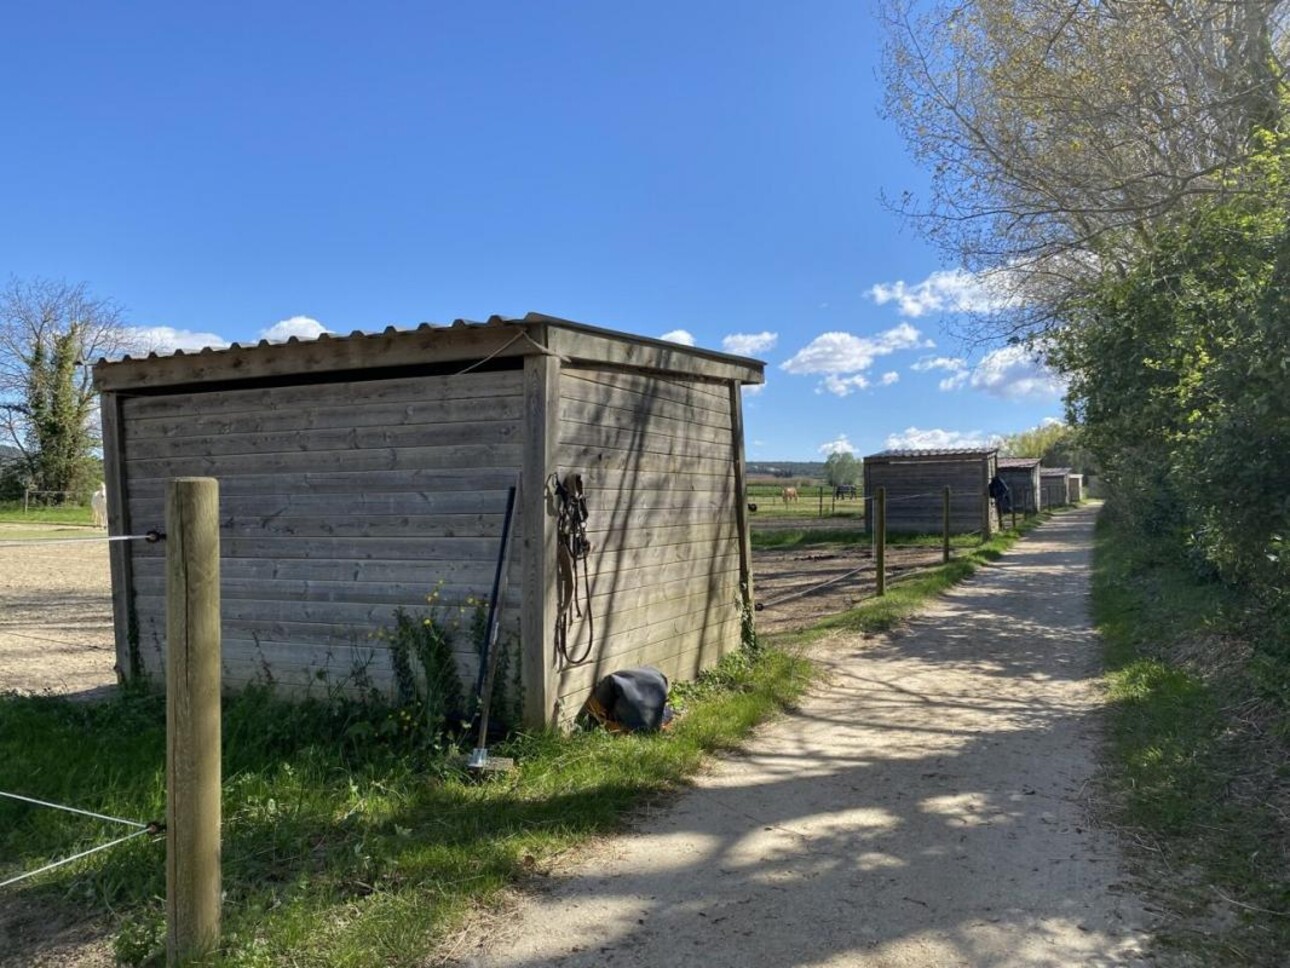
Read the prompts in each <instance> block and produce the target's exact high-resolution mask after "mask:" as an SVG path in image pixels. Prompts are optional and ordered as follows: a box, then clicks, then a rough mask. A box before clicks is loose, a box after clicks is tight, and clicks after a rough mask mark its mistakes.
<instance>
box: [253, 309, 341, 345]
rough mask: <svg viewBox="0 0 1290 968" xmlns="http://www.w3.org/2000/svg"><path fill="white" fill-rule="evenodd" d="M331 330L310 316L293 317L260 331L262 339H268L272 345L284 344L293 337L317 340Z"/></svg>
mask: <svg viewBox="0 0 1290 968" xmlns="http://www.w3.org/2000/svg"><path fill="white" fill-rule="evenodd" d="M329 332H331V330H329V329H328V328H327V327H326V326H324V325H323V324H322V323H320V322H318V320H316V319H313V318H311V317H309V316H292V317H291V318H290V319H283V320H281V321H279V322H276V323H274V324H273V325H272V326H270V327H269V328H268V329H263V330H260V336H259V338H260V339H267V340H268V341H269V342H270V343H282V342H286V340H288V339H290V338H291V337H292V336H294V337H296V338H297V339H317V338H318V337H319V336H321V335H322V334H323V333H329Z"/></svg>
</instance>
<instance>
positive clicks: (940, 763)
mask: <svg viewBox="0 0 1290 968" xmlns="http://www.w3.org/2000/svg"><path fill="white" fill-rule="evenodd" d="M1093 515H1094V511H1093V510H1091V509H1082V510H1078V511H1074V512H1072V513H1069V514H1066V515H1062V516H1060V517H1058V518H1057V519H1055V520H1054V521H1052V522H1050V523H1049V524H1047V525H1045V526H1044V527H1042V528H1041V529H1039V530H1037V531H1036V532H1033V533H1032V534H1031V536H1030V537H1028V538H1027V539H1026V540H1025V541H1023V542H1021V543H1020V544H1019V545H1018V546H1017V547H1016V548H1015V549H1014V550H1013V551H1012V552H1011V553H1010V554H1008V555H1007V556H1005V557H1004V558H1003V559H1002V560H1001V561H1000V562H999V563H998V564H997V565H996V566H993V567H990V568H988V569H985V570H984V571H982V572H981V573H979V574H978V575H977V576H976V577H974V578H973V579H972V580H970V581H969V582H966V583H964V584H963V585H961V586H959V587H957V588H955V589H954V590H952V591H951V592H950V593H949V594H947V595H946V596H945V597H944V598H942V599H941V600H939V601H938V602H937V603H936V604H934V605H933V606H931V607H930V608H929V609H928V610H927V611H926V612H925V613H924V614H923V615H921V616H920V617H918V618H917V619H915V620H913V621H912V622H911V623H910V626H909V628H908V629H907V630H905V631H903V632H902V633H901V634H899V635H895V636H891V637H885V638H873V639H868V640H866V639H862V638H860V637H856V636H849V637H839V638H837V639H835V640H833V641H832V642H830V643H828V644H827V646H826V647H825V648H823V649H821V650H820V652H819V654H818V656H817V657H818V658H819V660H820V661H822V662H823V663H824V664H825V665H826V667H827V669H828V671H829V676H828V680H827V682H826V684H824V685H822V686H821V687H819V688H817V689H815V690H814V691H813V692H812V693H811V694H810V695H809V696H808V697H806V698H805V699H804V701H803V702H802V704H801V707H800V708H799V709H798V710H797V711H795V712H793V713H792V714H791V715H788V716H786V717H784V718H782V719H781V720H779V721H777V722H774V723H771V724H769V725H768V726H766V727H764V728H763V729H761V730H760V731H759V732H758V734H757V735H756V736H755V737H754V738H753V739H752V740H751V741H750V742H749V744H748V746H747V748H746V749H745V750H744V751H743V752H742V753H741V754H739V755H737V756H731V757H728V758H726V759H724V760H722V761H720V762H719V763H717V764H715V765H714V766H713V768H712V769H711V770H710V771H709V772H707V773H706V774H705V775H703V776H701V777H700V778H698V780H697V781H696V782H695V783H694V785H693V788H692V789H691V790H690V791H688V792H687V793H685V794H684V795H682V796H681V797H680V798H679V800H678V801H677V802H676V803H675V804H673V805H671V806H670V807H668V808H667V809H664V810H661V811H658V812H657V813H655V814H654V815H652V816H649V817H646V818H643V819H642V820H641V822H640V823H639V824H638V825H637V827H636V828H635V829H634V830H632V831H631V832H629V833H628V834H626V835H623V836H619V837H614V838H610V839H607V840H605V841H604V842H602V843H600V844H599V845H598V846H597V847H596V848H595V849H594V850H592V851H591V852H589V854H587V855H584V856H581V857H579V858H578V859H577V860H576V862H575V863H571V864H570V865H568V866H566V867H564V868H557V869H555V870H553V871H550V872H548V876H547V877H546V878H544V879H535V882H534V883H532V884H530V885H528V886H527V888H526V889H525V890H523V891H519V892H517V893H516V894H515V896H514V897H513V898H512V899H511V901H510V903H509V905H508V906H507V907H506V908H505V909H504V910H502V911H500V912H497V913H495V914H494V915H493V916H492V917H490V918H488V919H487V921H486V922H485V923H484V924H483V925H481V926H478V927H477V928H476V931H477V934H473V935H472V934H471V933H469V932H468V933H467V934H465V935H463V936H462V938H461V939H459V941H458V944H457V946H456V949H455V954H454V955H453V958H454V959H455V960H452V961H450V963H451V964H455V965H460V966H473V968H485V966H488V968H537V966H548V965H560V966H566V968H591V966H597V968H600V966H621V968H644V966H658V965H689V964H702V965H704V966H707V968H724V966H730V968H735V966H738V968H790V966H857V968H869V966H873V968H877V966H890V968H948V966H956V965H964V966H991V968H1022V966H1027V968H1029V966H1052V968H1056V966H1075V965H1080V966H1111V965H1139V964H1145V963H1147V962H1148V961H1149V959H1148V957H1147V956H1144V955H1143V953H1142V952H1143V951H1144V950H1145V946H1146V944H1147V941H1148V938H1149V931H1150V920H1149V917H1148V915H1147V913H1146V911H1145V909H1144V907H1143V905H1142V904H1141V902H1140V901H1139V900H1138V896H1137V893H1136V891H1135V890H1134V887H1133V886H1132V885H1131V884H1130V883H1129V882H1128V880H1127V876H1126V873H1125V871H1124V868H1123V867H1122V864H1121V860H1120V857H1119V855H1118V852H1117V847H1116V843H1115V841H1114V839H1113V837H1112V836H1111V835H1110V834H1108V833H1106V832H1104V831H1100V830H1098V829H1097V828H1096V826H1095V825H1094V824H1092V823H1091V822H1090V820H1089V818H1088V815H1087V809H1086V806H1087V804H1086V801H1085V799H1084V797H1085V794H1086V787H1087V785H1088V784H1089V781H1090V778H1091V777H1092V775H1093V771H1094V768H1095V751H1096V749H1097V745H1098V741H1099V707H1100V706H1101V704H1102V702H1103V696H1102V693H1101V691H1100V689H1099V687H1098V684H1097V680H1096V675H1097V665H1098V664H1097V647H1096V636H1095V634H1094V632H1093V629H1092V627H1091V624H1090V620H1089V616H1088V614H1087V607H1086V597H1087V592H1088V578H1089V564H1090V562H1089V558H1090V545H1091V531H1092V520H1093Z"/></svg>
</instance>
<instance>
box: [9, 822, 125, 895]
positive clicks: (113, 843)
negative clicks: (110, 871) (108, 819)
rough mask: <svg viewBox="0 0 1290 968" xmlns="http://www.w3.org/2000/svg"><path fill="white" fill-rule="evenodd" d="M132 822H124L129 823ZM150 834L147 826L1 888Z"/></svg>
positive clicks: (30, 873)
mask: <svg viewBox="0 0 1290 968" xmlns="http://www.w3.org/2000/svg"><path fill="white" fill-rule="evenodd" d="M129 822H130V821H128V820H126V821H122V823H129ZM146 833H149V830H148V827H147V825H145V826H144V829H143V830H136V831H135V832H134V833H130V834H126V835H125V836H124V837H118V838H117V839H116V840H109V841H108V842H107V843H106V844H99V845H98V846H97V847H91V848H90V849H89V850H83V851H81V852H80V853H79V854H73V855H72V856H71V857H64V858H63V859H62V860H56V861H54V862H53V863H52V864H46V865H45V866H44V867H37V868H36V869H35V870H34V871H27V872H26V873H24V874H19V875H18V876H17V877H11V878H9V879H8V880H7V881H0V887H8V886H9V885H10V884H17V883H18V882H19V881H25V880H26V879H27V878H29V877H35V876H36V875H37V874H43V873H45V872H46V871H52V870H53V869H54V868H56V867H62V866H63V865H64V864H70V863H71V862H72V861H76V860H80V859H81V858H82V857H89V856H90V854H97V853H98V852H99V851H100V850H107V849H108V848H109V847H115V846H116V845H117V844H124V843H125V842H126V841H127V840H133V839H134V838H135V837H142V836H143V835H144V834H146Z"/></svg>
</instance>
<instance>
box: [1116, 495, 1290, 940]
mask: <svg viewBox="0 0 1290 968" xmlns="http://www.w3.org/2000/svg"><path fill="white" fill-rule="evenodd" d="M1096 547H1097V551H1096V566H1095V573H1094V587H1093V610H1094V616H1095V620H1096V622H1097V625H1098V629H1099V631H1100V632H1101V635H1102V639H1103V642H1104V645H1105V660H1106V666H1107V673H1106V679H1107V684H1108V690H1109V695H1110V699H1111V703H1112V705H1111V715H1110V726H1111V728H1110V742H1109V748H1108V757H1109V759H1108V764H1109V765H1108V771H1107V786H1108V793H1109V796H1110V802H1111V804H1112V806H1111V811H1112V818H1113V819H1114V821H1115V822H1117V823H1119V824H1122V825H1125V826H1128V827H1131V828H1134V829H1135V830H1136V831H1137V832H1138V834H1139V838H1138V840H1139V842H1146V843H1150V844H1153V845H1154V848H1155V849H1154V850H1153V851H1150V852H1146V853H1145V854H1144V857H1143V862H1144V863H1145V864H1146V865H1147V866H1148V868H1151V869H1156V868H1157V865H1159V864H1160V862H1161V859H1162V858H1163V859H1164V862H1165V863H1166V864H1167V865H1168V876H1165V877H1163V878H1151V879H1152V880H1153V881H1156V882H1157V884H1158V888H1159V890H1160V892H1161V894H1162V896H1163V898H1164V903H1166V904H1168V905H1169V906H1170V907H1171V908H1172V909H1173V911H1172V913H1173V914H1174V915H1175V917H1174V918H1171V919H1170V921H1169V924H1170V927H1169V928H1167V929H1166V930H1165V931H1164V941H1165V943H1167V944H1172V945H1178V946H1182V947H1184V948H1186V949H1188V950H1190V951H1192V952H1193V953H1194V954H1197V955H1199V956H1200V957H1201V958H1202V959H1203V963H1205V964H1224V965H1226V964H1230V965H1238V964H1239V965H1259V964H1268V965H1272V964H1282V963H1284V962H1283V961H1281V959H1282V958H1283V957H1284V952H1285V951H1286V950H1290V916H1287V914H1286V912H1288V911H1290V875H1288V873H1287V869H1286V856H1287V849H1288V848H1290V832H1288V831H1287V826H1286V823H1285V820H1284V815H1283V813H1282V810H1283V808H1284V805H1285V803H1286V801H1287V799H1290V798H1287V796H1286V785H1287V782H1290V769H1287V766H1286V757H1285V753H1286V750H1285V742H1284V741H1285V738H1286V737H1285V732H1284V727H1285V723H1286V708H1287V697H1286V695H1285V693H1284V692H1282V693H1281V695H1280V697H1279V698H1278V697H1277V696H1276V695H1275V694H1269V693H1268V691H1267V690H1266V689H1265V685H1266V680H1267V677H1266V675H1265V674H1264V673H1265V671H1266V670H1265V669H1264V667H1265V666H1266V664H1267V663H1266V661H1261V660H1260V659H1259V650H1258V649H1257V648H1256V649H1255V650H1253V651H1254V655H1255V657H1256V658H1255V660H1254V661H1248V660H1247V659H1245V658H1243V657H1244V656H1247V655H1249V654H1250V650H1249V649H1247V648H1245V647H1244V645H1246V644H1248V643H1244V644H1243V643H1242V642H1241V641H1239V640H1238V638H1237V637H1236V636H1238V635H1251V634H1252V635H1255V636H1258V635H1260V634H1266V631H1267V630H1264V633H1260V632H1259V630H1258V629H1257V627H1255V628H1251V627H1250V626H1249V625H1248V624H1247V623H1246V621H1245V620H1244V618H1243V617H1242V616H1243V613H1244V611H1245V610H1244V608H1243V603H1242V601H1241V596H1240V590H1239V589H1232V588H1226V587H1223V586H1221V585H1218V584H1214V583H1208V582H1203V581H1200V580H1199V579H1198V578H1197V577H1196V576H1195V574H1194V573H1193V572H1192V571H1191V570H1190V569H1188V568H1187V567H1186V564H1185V562H1184V561H1182V560H1181V559H1180V558H1179V557H1177V556H1175V555H1173V554H1171V552H1170V551H1169V550H1168V549H1167V548H1165V547H1164V546H1163V544H1157V543H1153V542H1152V541H1150V540H1145V541H1144V540H1143V539H1142V538H1140V537H1133V536H1130V535H1127V534H1125V533H1123V532H1121V531H1118V530H1117V529H1116V528H1115V526H1114V524H1113V523H1112V521H1111V520H1110V519H1105V518H1104V519H1103V520H1102V521H1100V522H1099V525H1098V530H1097V546H1096ZM1256 645H1257V643H1256ZM1282 675H1283V676H1284V669H1282ZM1282 681H1284V679H1283V680H1282ZM1278 723H1279V724H1280V727H1278ZM1278 734H1279V735H1278ZM1278 799H1280V800H1281V802H1282V807H1281V808H1278V807H1276V806H1275V802H1276V801H1277V800H1278ZM1224 896H1226V898H1227V899H1229V900H1224ZM1272 911H1275V912H1281V913H1280V914H1271V913H1267V912H1272Z"/></svg>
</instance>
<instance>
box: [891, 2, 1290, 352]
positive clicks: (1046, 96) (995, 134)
mask: <svg viewBox="0 0 1290 968" xmlns="http://www.w3.org/2000/svg"><path fill="white" fill-rule="evenodd" d="M1287 6H1288V4H1287V3H1286V0H1153V2H1149V3H1148V2H1142V0H1099V2H1094V0H930V2H922V0H884V4H883V9H884V13H885V22H886V25H887V28H888V33H887V47H886V57H885V62H884V73H885V79H886V81H887V91H888V94H887V111H888V114H889V115H890V117H892V118H893V119H894V120H895V121H896V123H897V124H898V125H899V127H900V129H901V131H902V133H903V134H904V136H905V138H906V140H907V141H908V143H909V144H910V146H911V148H912V150H913V152H914V154H915V156H916V157H917V158H918V159H919V160H921V161H922V162H923V163H924V164H925V166H926V167H927V168H928V169H929V170H930V172H931V175H932V188H931V194H930V197H928V198H925V199H915V198H910V197H906V198H904V199H903V200H902V202H901V203H900V204H901V207H902V208H903V210H904V211H905V212H906V213H907V214H908V215H910V216H911V217H912V218H913V220H914V221H915V223H916V224H918V225H920V226H921V227H922V228H923V230H924V231H925V232H926V234H927V235H929V236H930V237H932V238H933V239H935V240H936V241H938V242H939V243H941V244H942V245H943V246H944V247H945V248H946V249H947V250H948V251H949V252H951V253H952V254H953V255H954V256H955V257H956V258H958V259H960V260H961V261H962V263H963V264H964V266H965V267H966V268H968V269H970V270H973V271H977V272H983V273H985V274H986V275H985V278H986V284H987V286H988V287H992V288H994V289H995V290H996V295H997V300H996V303H995V305H996V307H997V306H1007V307H1009V308H1011V310H1012V312H1010V313H999V314H995V315H993V316H992V317H990V324H989V326H987V327H986V331H985V333H983V334H982V335H987V336H995V337H997V336H1002V335H1012V336H1020V335H1033V334H1034V333H1035V332H1038V331H1043V330H1045V329H1048V328H1051V327H1052V326H1053V325H1054V323H1055V321H1057V320H1061V319H1062V318H1063V317H1064V316H1066V315H1067V313H1066V310H1068V309H1069V307H1070V305H1071V303H1072V302H1073V301H1077V300H1078V299H1079V298H1080V297H1081V296H1082V295H1084V294H1085V293H1087V291H1088V290H1089V288H1090V287H1091V286H1092V285H1093V284H1094V282H1095V281H1096V280H1097V279H1098V278H1099V277H1100V276H1102V275H1103V274H1104V273H1106V272H1111V273H1117V272H1124V271H1127V268H1128V266H1129V265H1130V264H1131V263H1132V262H1133V260H1134V259H1135V257H1136V254H1137V253H1140V252H1141V251H1142V249H1143V248H1144V247H1145V245H1146V244H1147V242H1148V241H1149V239H1150V238H1151V236H1152V234H1153V233H1154V232H1155V231H1156V230H1158V229H1160V228H1162V227H1166V226H1168V225H1171V224H1175V222H1176V220H1177V219H1178V218H1179V217H1182V216H1185V215H1186V214H1187V213H1189V212H1191V211H1193V210H1194V207H1195V205H1196V203H1198V202H1204V201H1208V200H1212V199H1214V198H1216V197H1223V196H1230V195H1236V194H1240V193H1241V192H1242V191H1244V190H1245V186H1244V184H1243V181H1242V178H1241V171H1242V165H1243V162H1244V160H1245V159H1246V158H1247V157H1248V156H1249V155H1250V153H1251V151H1252V148H1253V136H1254V133H1255V132H1256V131H1257V130H1259V129H1266V128H1268V127H1270V126H1271V124H1272V123H1273V122H1274V120H1275V119H1276V118H1277V117H1278V116H1279V114H1280V103H1279V98H1280V96H1281V93H1282V92H1281V82H1282V79H1283V77H1284V71H1283V69H1282V66H1283V65H1282V55H1283V54H1284V52H1285V48H1286V30H1285V18H1286V9H1287Z"/></svg>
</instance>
